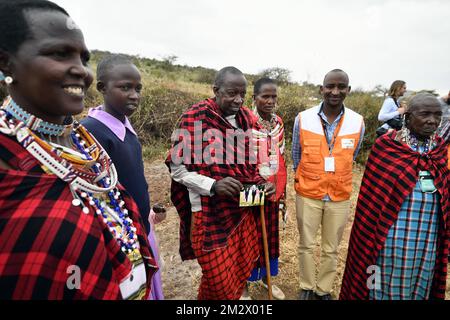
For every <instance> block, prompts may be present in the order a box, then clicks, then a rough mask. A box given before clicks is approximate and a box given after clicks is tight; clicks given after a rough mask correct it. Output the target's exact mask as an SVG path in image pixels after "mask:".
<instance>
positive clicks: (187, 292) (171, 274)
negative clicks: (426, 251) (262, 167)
mask: <svg viewBox="0 0 450 320" xmlns="http://www.w3.org/2000/svg"><path fill="white" fill-rule="evenodd" d="M145 174H146V177H147V181H148V183H149V186H150V197H151V202H152V203H156V202H161V203H164V205H165V206H166V208H168V211H167V218H166V220H164V221H163V222H161V223H159V224H157V225H156V226H155V229H156V235H157V238H158V240H159V248H160V254H161V258H162V281H163V290H164V294H165V298H166V299H174V300H195V299H196V297H197V290H198V286H199V282H200V277H201V269H200V267H199V265H198V264H197V262H196V260H189V261H184V262H182V261H181V258H180V255H179V254H178V243H179V242H178V239H179V236H178V228H179V218H178V214H177V212H176V210H175V208H174V207H173V205H172V203H171V202H170V176H169V172H168V170H167V167H166V166H165V164H164V162H163V161H161V160H157V161H154V162H151V163H150V162H146V163H145ZM290 174H292V172H290ZM362 174H363V169H362V168H356V169H355V170H354V175H353V190H354V191H353V194H352V197H351V214H350V217H349V221H348V223H347V225H346V228H345V231H344V235H343V239H342V242H341V245H340V248H339V259H338V265H337V276H336V279H335V282H334V286H333V287H334V288H333V295H334V296H335V297H337V296H338V295H339V290H340V284H341V281H342V275H343V272H344V267H345V259H346V256H347V247H348V240H349V238H350V231H351V226H352V223H353V218H354V208H355V204H356V197H357V193H358V190H359V186H360V183H361V178H362ZM288 181H293V177H292V176H291V177H290V179H289V180H288ZM287 206H288V221H287V223H286V226H285V229H283V226H282V223H281V224H280V259H279V274H278V276H277V277H274V278H273V279H272V281H273V283H274V284H276V285H277V286H278V287H280V288H281V289H282V290H283V291H284V293H285V295H286V299H289V300H296V299H297V297H298V292H299V262H298V254H297V251H298V237H299V236H298V231H297V220H296V217H295V191H294V188H293V184H292V183H291V184H289V185H288V201H287ZM319 240H320V232H319V233H318V236H317V246H316V249H315V260H316V265H317V264H318V263H319V260H320V247H319V245H318V244H319V243H320V241H319ZM250 295H251V296H252V298H253V299H257V300H264V299H267V290H265V289H264V288H262V287H261V286H260V285H258V284H255V283H253V284H251V286H250ZM446 299H450V279H448V281H447V292H446Z"/></svg>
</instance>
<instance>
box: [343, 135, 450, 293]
mask: <svg viewBox="0 0 450 320" xmlns="http://www.w3.org/2000/svg"><path fill="white" fill-rule="evenodd" d="M395 135H396V132H393V133H392V134H385V135H383V136H381V137H380V138H378V139H377V140H376V141H375V144H374V145H373V147H372V152H371V154H370V156H369V159H368V161H367V164H366V170H365V172H364V177H363V180H362V183H361V188H360V192H359V197H358V203H357V206H356V213H355V220H354V222H353V228H352V232H351V235H350V243H349V248H348V255H347V261H346V267H345V272H344V277H343V281H342V287H341V293H340V297H339V298H340V299H352V300H353V299H358V300H359V299H364V300H365V299H368V297H369V289H368V286H367V280H368V278H369V277H370V276H371V273H368V272H369V271H368V267H369V266H371V265H375V264H376V260H377V257H378V254H379V252H380V251H381V249H382V248H383V246H384V243H385V240H386V237H387V234H388V232H389V229H390V228H391V226H392V225H393V224H394V223H395V221H396V220H397V216H398V212H399V210H400V207H401V205H402V203H403V201H404V200H405V199H406V198H407V196H408V195H409V194H411V192H412V191H413V189H414V186H415V185H416V183H417V180H418V174H419V171H422V170H427V171H429V172H430V173H431V175H432V176H433V178H434V184H435V186H436V188H437V189H438V192H439V193H440V195H441V197H440V199H441V200H440V201H441V202H440V207H441V212H442V215H441V218H440V219H441V220H440V226H439V234H438V241H437V256H436V265H435V269H434V278H433V283H432V288H431V293H430V298H431V299H444V298H445V283H446V277H447V262H448V246H449V237H450V232H449V230H450V225H449V224H450V223H449V219H448V214H449V210H450V207H449V187H450V185H449V182H450V180H449V179H450V176H449V169H448V168H447V148H446V147H445V145H444V143H443V140H442V139H441V138H439V137H438V138H437V139H436V142H437V146H436V147H435V148H434V149H433V150H432V151H430V152H428V153H426V154H420V153H418V152H414V151H412V150H411V148H410V147H409V146H407V145H405V144H402V143H400V142H398V141H396V140H394V137H395Z"/></svg>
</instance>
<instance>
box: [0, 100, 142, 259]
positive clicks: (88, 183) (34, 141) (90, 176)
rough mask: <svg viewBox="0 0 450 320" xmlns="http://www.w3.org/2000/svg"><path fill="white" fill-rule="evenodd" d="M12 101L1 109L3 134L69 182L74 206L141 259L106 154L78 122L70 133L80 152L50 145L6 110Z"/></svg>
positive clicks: (0, 128) (0, 126)
mask: <svg viewBox="0 0 450 320" xmlns="http://www.w3.org/2000/svg"><path fill="white" fill-rule="evenodd" d="M11 101H12V99H11V98H9V99H8V100H7V101H6V102H5V104H4V106H3V107H2V108H0V132H1V133H3V134H6V135H10V136H15V137H16V139H17V141H18V142H19V143H20V144H21V145H22V146H23V147H24V148H25V149H26V150H27V151H28V152H29V153H30V154H31V155H32V156H33V157H34V158H35V159H36V160H38V161H39V162H40V163H41V165H42V166H43V167H44V168H45V169H46V170H47V171H50V172H51V173H53V174H54V175H56V176H57V177H58V178H60V179H61V180H63V181H65V182H67V183H68V184H69V187H70V191H71V193H72V196H73V200H72V204H73V205H74V206H77V207H78V206H79V207H81V208H82V212H83V213H85V214H88V213H90V212H91V210H93V211H94V213H95V214H96V215H99V216H101V217H102V220H103V222H104V223H105V224H106V225H107V227H108V229H109V231H110V232H111V233H112V235H113V236H114V238H115V239H116V241H117V242H118V243H119V245H120V246H121V250H122V251H123V252H124V253H126V254H129V255H131V254H133V255H134V256H135V255H137V254H138V253H139V244H138V241H137V235H136V228H135V227H134V225H133V221H132V219H131V218H130V217H129V216H128V210H127V209H126V207H125V206H124V205H125V202H124V201H123V198H122V196H121V193H120V191H119V190H118V188H117V183H118V178H117V171H116V169H115V167H114V164H112V161H111V159H110V158H109V156H108V154H107V153H106V151H105V150H104V149H103V148H102V147H101V145H100V144H97V142H96V140H95V138H94V137H92V135H91V134H90V133H89V132H88V131H86V130H85V129H84V127H83V126H82V125H81V124H79V123H77V122H74V124H73V130H72V131H71V132H70V135H71V138H72V141H73V143H74V145H75V146H76V148H77V149H78V150H77V152H72V153H67V152H65V150H64V148H59V147H55V146H52V145H50V144H48V143H47V142H46V141H44V140H41V139H39V138H38V137H37V135H36V134H35V133H34V132H33V131H32V130H31V129H30V128H29V127H27V126H26V124H25V123H24V122H22V121H20V119H17V118H15V116H14V115H13V114H12V113H10V112H8V109H7V108H5V106H8V105H11ZM14 104H15V103H14ZM77 154H80V155H81V157H78V156H77ZM94 158H95V159H94Z"/></svg>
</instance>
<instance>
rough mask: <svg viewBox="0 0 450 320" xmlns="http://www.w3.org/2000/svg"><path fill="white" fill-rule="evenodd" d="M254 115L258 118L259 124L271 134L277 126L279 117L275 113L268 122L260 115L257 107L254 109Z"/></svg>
mask: <svg viewBox="0 0 450 320" xmlns="http://www.w3.org/2000/svg"><path fill="white" fill-rule="evenodd" d="M253 113H254V114H255V115H256V116H257V117H258V120H257V121H258V123H259V124H260V125H261V127H262V128H263V129H264V130H266V131H267V132H269V133H270V132H271V131H272V130H273V129H274V128H275V127H276V125H277V117H276V115H275V114H274V113H272V115H271V117H270V120H266V119H264V118H263V117H261V115H260V114H259V112H258V110H257V109H256V107H255V108H254V109H253Z"/></svg>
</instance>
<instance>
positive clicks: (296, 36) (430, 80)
mask: <svg viewBox="0 0 450 320" xmlns="http://www.w3.org/2000/svg"><path fill="white" fill-rule="evenodd" d="M55 2H56V3H58V4H59V5H61V6H62V7H64V8H65V9H66V10H67V11H68V12H69V14H70V15H71V16H72V17H73V18H74V20H75V21H76V23H77V24H78V25H79V26H80V28H81V29H82V31H83V32H84V35H85V38H86V43H87V45H88V47H89V48H90V49H99V50H108V51H111V52H120V53H128V54H135V55H140V56H144V57H149V58H156V59H162V58H163V57H165V56H169V55H176V56H177V57H178V60H177V63H180V64H187V65H190V66H198V65H199V66H204V67H209V68H214V69H217V70H218V69H220V68H222V67H224V66H227V65H234V66H236V67H238V68H239V69H241V70H242V71H243V72H246V73H258V72H259V71H261V70H263V69H266V68H270V67H282V68H286V69H289V70H291V71H292V79H293V80H294V81H298V82H302V81H309V82H312V83H315V84H319V83H321V82H322V80H323V76H324V74H325V73H326V72H327V71H329V70H331V69H334V68H341V69H344V70H345V71H347V72H348V74H349V76H350V84H351V85H352V86H353V88H358V87H359V88H363V89H372V88H373V87H374V86H376V85H378V84H381V85H383V86H385V87H389V86H390V84H391V83H392V82H393V81H394V80H396V79H401V80H405V81H406V82H407V86H408V89H411V90H420V89H436V90H437V91H438V92H439V93H441V94H443V93H446V92H448V90H449V89H450V19H449V13H450V1H449V0H427V1H423V0H226V1H225V0H221V1H219V0H184V1H183V0H125V1H112V0H77V1H74V0H55Z"/></svg>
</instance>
